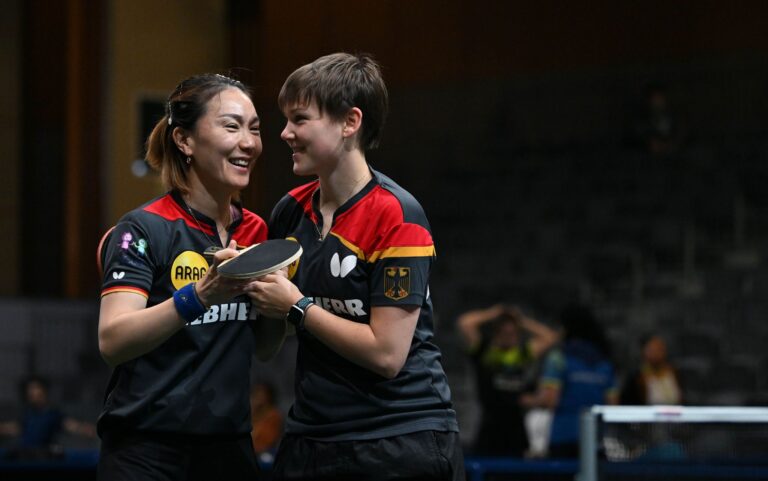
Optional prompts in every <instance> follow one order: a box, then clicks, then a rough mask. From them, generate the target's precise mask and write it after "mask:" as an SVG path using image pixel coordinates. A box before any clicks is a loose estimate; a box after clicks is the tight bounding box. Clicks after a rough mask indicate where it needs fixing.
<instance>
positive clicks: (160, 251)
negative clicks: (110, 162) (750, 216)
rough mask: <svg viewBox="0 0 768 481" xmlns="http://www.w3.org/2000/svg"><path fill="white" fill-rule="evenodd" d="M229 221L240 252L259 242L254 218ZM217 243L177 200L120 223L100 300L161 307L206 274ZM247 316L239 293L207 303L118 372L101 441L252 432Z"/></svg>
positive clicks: (164, 199)
mask: <svg viewBox="0 0 768 481" xmlns="http://www.w3.org/2000/svg"><path fill="white" fill-rule="evenodd" d="M191 212H194V216H195V217H192V213H191ZM233 213H234V216H233V222H232V225H231V226H230V227H229V236H230V239H232V240H235V241H236V242H237V244H238V246H249V245H251V244H255V243H258V242H262V241H263V240H264V239H265V238H266V235H267V228H266V224H265V222H264V221H263V220H262V219H261V218H260V217H258V216H257V215H255V214H253V213H252V212H249V211H247V210H245V209H242V208H240V207H239V206H233ZM201 229H203V230H201ZM214 242H215V244H214ZM219 243H220V241H219V239H218V235H217V234H216V225H215V222H214V221H213V220H211V219H210V218H208V217H206V216H205V215H203V214H201V213H199V212H195V211H192V210H191V209H189V207H188V206H187V205H186V204H185V203H184V201H183V200H182V199H181V197H180V196H179V195H178V193H176V192H172V193H168V194H166V195H163V196H161V197H158V198H157V199H154V200H152V201H150V202H148V203H146V204H144V205H143V206H141V207H139V208H138V209H135V210H133V211H131V212H129V213H128V214H126V215H125V216H123V218H122V219H120V221H119V222H118V224H117V226H116V227H115V229H114V230H113V231H112V233H111V235H110V236H109V237H108V238H107V240H106V241H105V244H104V247H103V250H102V259H103V263H104V281H103V290H102V296H104V295H107V294H110V293H113V292H123V291H127V292H134V293H138V294H140V295H142V296H144V297H146V298H147V307H151V306H154V305H156V304H159V303H161V302H163V301H165V300H166V299H168V298H169V297H171V296H172V295H173V293H174V292H175V291H176V290H177V289H179V288H181V287H184V286H185V285H186V284H188V283H190V282H193V281H198V280H200V279H202V278H203V276H205V273H206V271H207V270H208V267H209V264H208V262H207V261H206V259H205V258H204V257H203V255H202V254H203V252H204V251H205V249H206V248H208V247H211V246H212V245H215V246H216V247H221V246H220V245H219ZM249 310H250V300H249V299H248V297H247V296H245V295H244V296H239V297H237V298H235V299H232V300H231V301H230V302H228V303H224V304H218V305H213V306H211V308H210V309H209V310H208V312H206V313H205V314H203V315H202V316H200V317H199V318H197V319H196V320H194V321H193V322H190V323H188V324H187V325H186V326H185V327H184V328H183V329H181V330H179V331H178V332H176V333H175V334H174V335H173V336H171V337H170V338H168V339H167V340H166V341H165V342H163V343H162V344H161V345H160V346H158V347H157V348H155V349H154V350H152V351H150V352H148V353H146V354H144V355H142V356H139V357H138V358H135V359H132V360H130V361H127V362H124V363H122V364H120V365H118V366H117V367H115V369H114V370H113V372H112V376H111V378H110V380H109V385H108V387H107V392H106V398H105V402H104V409H103V411H102V413H101V416H100V417H99V421H98V428H99V433H100V434H104V433H105V432H110V431H113V430H141V431H160V432H169V433H186V434H236V433H247V432H249V431H250V429H251V426H250V422H249V420H250V404H249V397H248V395H249V382H250V367H251V360H252V358H253V352H254V345H255V342H254V336H253V334H252V331H251V329H250V328H249V326H248V324H249V321H248V314H249Z"/></svg>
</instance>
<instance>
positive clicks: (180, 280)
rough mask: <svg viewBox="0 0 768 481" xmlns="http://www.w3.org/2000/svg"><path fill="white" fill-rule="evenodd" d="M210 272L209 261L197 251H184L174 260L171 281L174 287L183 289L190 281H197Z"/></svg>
mask: <svg viewBox="0 0 768 481" xmlns="http://www.w3.org/2000/svg"><path fill="white" fill-rule="evenodd" d="M206 272H208V261H206V260H205V258H204V257H203V256H201V255H200V254H198V253H197V252H195V251H184V252H182V253H181V254H179V255H178V256H176V259H174V261H173V265H172V266H171V282H172V283H173V287H175V288H176V289H181V288H182V287H184V286H186V285H187V284H189V283H190V282H197V281H199V280H200V279H202V278H203V277H205V273H206Z"/></svg>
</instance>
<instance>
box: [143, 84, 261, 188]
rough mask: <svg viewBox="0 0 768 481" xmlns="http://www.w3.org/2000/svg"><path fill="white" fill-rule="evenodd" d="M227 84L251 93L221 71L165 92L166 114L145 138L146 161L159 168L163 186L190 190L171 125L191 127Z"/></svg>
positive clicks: (183, 157)
mask: <svg viewBox="0 0 768 481" xmlns="http://www.w3.org/2000/svg"><path fill="white" fill-rule="evenodd" d="M228 88H237V89H240V90H241V91H243V93H245V94H246V95H247V96H248V98H251V93H250V91H249V90H248V88H247V87H246V86H245V85H243V83H242V82H240V81H239V80H235V79H233V78H230V77H227V76H225V75H220V74H211V73H206V74H201V75H195V76H192V77H189V78H187V79H185V80H182V81H181V83H179V85H177V86H176V88H175V89H174V90H173V92H171V95H169V96H168V101H167V102H166V103H165V115H164V116H163V118H161V119H160V120H159V121H158V122H157V124H156V125H155V128H154V129H152V133H151V134H149V138H148V139H147V156H146V159H147V163H148V164H149V165H150V166H151V167H152V168H153V169H155V170H157V171H158V172H160V176H161V178H162V180H163V185H164V186H165V188H166V189H172V190H178V191H180V192H181V193H183V194H186V193H188V192H189V183H188V181H187V169H188V168H189V167H188V166H187V164H186V156H185V155H184V153H183V152H181V151H180V150H179V148H178V147H177V146H176V143H175V142H174V140H173V129H175V128H176V127H181V128H183V129H186V130H188V131H190V132H191V131H193V130H194V128H195V125H196V124H197V121H198V119H199V118H200V117H202V116H203V115H205V112H206V106H207V104H208V101H209V100H211V98H213V96H214V95H216V94H218V93H220V92H222V91H223V90H226V89H228Z"/></svg>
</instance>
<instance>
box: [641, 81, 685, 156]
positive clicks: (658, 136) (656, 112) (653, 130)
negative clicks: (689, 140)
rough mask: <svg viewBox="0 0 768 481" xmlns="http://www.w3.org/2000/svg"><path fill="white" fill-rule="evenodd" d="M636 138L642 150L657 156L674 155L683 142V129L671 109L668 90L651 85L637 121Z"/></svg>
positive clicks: (654, 84) (656, 84) (657, 85)
mask: <svg viewBox="0 0 768 481" xmlns="http://www.w3.org/2000/svg"><path fill="white" fill-rule="evenodd" d="M634 136H635V139H636V142H637V143H639V144H640V146H641V148H642V149H643V150H644V151H646V152H648V153H650V154H652V155H656V156H664V155H667V154H670V153H673V152H674V151H675V150H677V148H678V147H679V144H680V141H681V136H682V135H681V128H680V125H679V119H677V118H676V117H675V116H674V115H673V114H672V111H671V109H670V107H669V98H668V96H667V89H666V88H665V87H664V86H663V85H662V84H660V83H651V84H649V85H648V86H647V87H646V89H645V104H644V107H643V111H642V112H641V114H640V115H639V116H638V118H637V119H636V120H635V125H634Z"/></svg>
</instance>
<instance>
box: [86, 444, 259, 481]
mask: <svg viewBox="0 0 768 481" xmlns="http://www.w3.org/2000/svg"><path fill="white" fill-rule="evenodd" d="M97 472H98V476H97V477H98V479H99V480H100V481H134V480H136V481H182V480H183V481H194V480H201V481H202V480H205V481H224V480H243V481H245V480H248V481H253V480H255V479H258V473H259V467H258V462H257V460H256V455H255V453H254V451H253V445H252V443H251V437H250V435H247V434H246V435H244V436H238V437H226V438H222V437H217V436H188V435H180V434H178V435H177V434H174V435H169V434H163V433H131V434H124V435H119V436H114V435H113V436H105V439H104V440H103V441H102V443H101V453H100V456H99V465H98V471H97Z"/></svg>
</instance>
